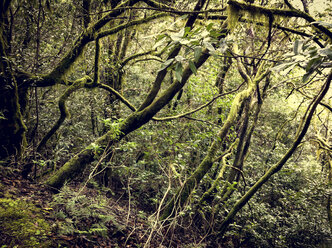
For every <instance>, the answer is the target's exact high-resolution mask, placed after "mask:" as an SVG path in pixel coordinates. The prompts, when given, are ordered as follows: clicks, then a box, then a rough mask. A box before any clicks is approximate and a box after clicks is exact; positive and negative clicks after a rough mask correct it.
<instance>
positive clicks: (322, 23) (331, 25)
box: [310, 21, 332, 28]
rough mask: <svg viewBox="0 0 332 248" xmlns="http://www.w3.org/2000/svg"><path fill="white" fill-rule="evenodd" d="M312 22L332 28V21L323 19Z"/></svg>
mask: <svg viewBox="0 0 332 248" xmlns="http://www.w3.org/2000/svg"><path fill="white" fill-rule="evenodd" d="M310 24H318V25H321V26H324V27H327V28H332V23H328V22H322V21H317V22H312V23H310Z"/></svg>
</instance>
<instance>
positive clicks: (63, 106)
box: [37, 76, 92, 152]
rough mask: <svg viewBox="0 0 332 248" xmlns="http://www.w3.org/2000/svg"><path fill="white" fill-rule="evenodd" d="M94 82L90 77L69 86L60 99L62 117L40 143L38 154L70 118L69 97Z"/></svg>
mask: <svg viewBox="0 0 332 248" xmlns="http://www.w3.org/2000/svg"><path fill="white" fill-rule="evenodd" d="M91 82H92V80H91V79H90V77H88V76H85V77H83V78H81V79H78V80H77V81H76V82H75V83H74V84H72V85H71V86H69V87H68V88H67V89H66V91H65V92H64V93H63V94H62V96H61V97H60V99H59V102H58V106H59V110H60V117H59V119H58V121H57V122H56V123H55V125H54V126H53V127H52V128H51V130H50V131H48V133H47V134H46V135H45V136H44V137H43V139H42V140H41V141H40V143H39V145H38V147H37V152H40V151H41V149H42V148H43V147H44V146H45V145H46V143H47V141H48V140H49V139H50V138H51V137H52V136H53V135H54V134H55V132H56V131H57V130H58V129H59V128H60V126H61V125H62V123H63V122H64V121H65V119H66V118H67V117H69V116H70V114H69V111H68V109H67V106H66V100H67V99H68V98H69V96H70V95H71V94H72V93H74V92H75V91H76V90H78V89H81V88H83V87H84V86H86V84H87V83H91Z"/></svg>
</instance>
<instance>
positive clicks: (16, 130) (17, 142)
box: [0, 1, 26, 159]
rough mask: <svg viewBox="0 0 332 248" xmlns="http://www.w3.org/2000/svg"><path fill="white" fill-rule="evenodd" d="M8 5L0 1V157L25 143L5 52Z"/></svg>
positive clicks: (15, 151)
mask: <svg viewBox="0 0 332 248" xmlns="http://www.w3.org/2000/svg"><path fill="white" fill-rule="evenodd" d="M9 5H10V1H4V2H3V3H2V6H1V7H2V8H1V20H0V57H1V58H0V137H1V139H0V159H6V158H8V157H9V156H11V155H19V154H20V153H21V150H22V146H24V145H25V143H26V140H25V132H26V127H25V125H24V123H23V121H22V115H21V110H20V104H19V97H18V87H17V83H16V80H15V78H14V76H13V74H12V69H11V65H10V62H9V60H8V58H7V54H6V51H7V50H8V49H7V48H8V47H7V46H8V43H7V42H6V37H5V32H6V30H7V28H8V27H7V24H6V23H7V22H6V21H5V20H7V12H8V9H9Z"/></svg>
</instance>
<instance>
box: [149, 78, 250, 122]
mask: <svg viewBox="0 0 332 248" xmlns="http://www.w3.org/2000/svg"><path fill="white" fill-rule="evenodd" d="M243 84H244V83H242V84H240V85H239V86H238V87H237V88H236V89H235V90H232V91H229V92H226V93H223V94H219V95H217V96H215V97H214V98H212V99H211V100H210V101H209V102H207V103H205V104H203V105H201V106H199V107H198V108H196V109H194V110H191V111H188V112H186V113H182V114H179V115H174V116H168V117H160V118H158V117H154V118H152V120H154V121H171V120H175V119H179V118H182V117H186V116H187V115H191V114H193V113H195V112H197V111H199V110H201V109H203V108H205V107H207V106H209V105H210V104H212V103H213V102H214V101H215V100H217V99H218V98H220V97H222V96H226V95H229V94H232V93H234V92H236V91H238V90H239V89H240V88H241V86H242V85H243Z"/></svg>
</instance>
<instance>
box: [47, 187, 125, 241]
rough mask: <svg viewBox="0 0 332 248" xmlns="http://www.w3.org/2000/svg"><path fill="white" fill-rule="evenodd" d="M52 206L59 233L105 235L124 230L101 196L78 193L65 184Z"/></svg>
mask: <svg viewBox="0 0 332 248" xmlns="http://www.w3.org/2000/svg"><path fill="white" fill-rule="evenodd" d="M52 206H53V208H54V209H55V212H54V216H55V218H56V219H57V222H56V224H57V227H58V233H59V234H65V235H68V234H85V235H89V236H92V235H95V236H102V237H105V236H107V235H108V233H109V232H111V231H112V230H111V229H109V227H110V226H111V227H112V228H113V231H114V232H118V231H119V230H122V229H123V227H122V226H121V225H119V224H118V223H117V222H116V220H115V218H114V217H113V216H112V215H110V214H109V213H108V211H107V208H106V207H107V202H106V200H105V199H104V198H103V197H101V196H96V197H91V196H89V197H87V196H86V195H78V194H77V193H76V192H74V191H72V190H71V189H70V188H69V187H67V186H65V187H64V188H63V189H62V190H61V192H60V193H59V194H57V195H55V196H54V201H53V202H52Z"/></svg>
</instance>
